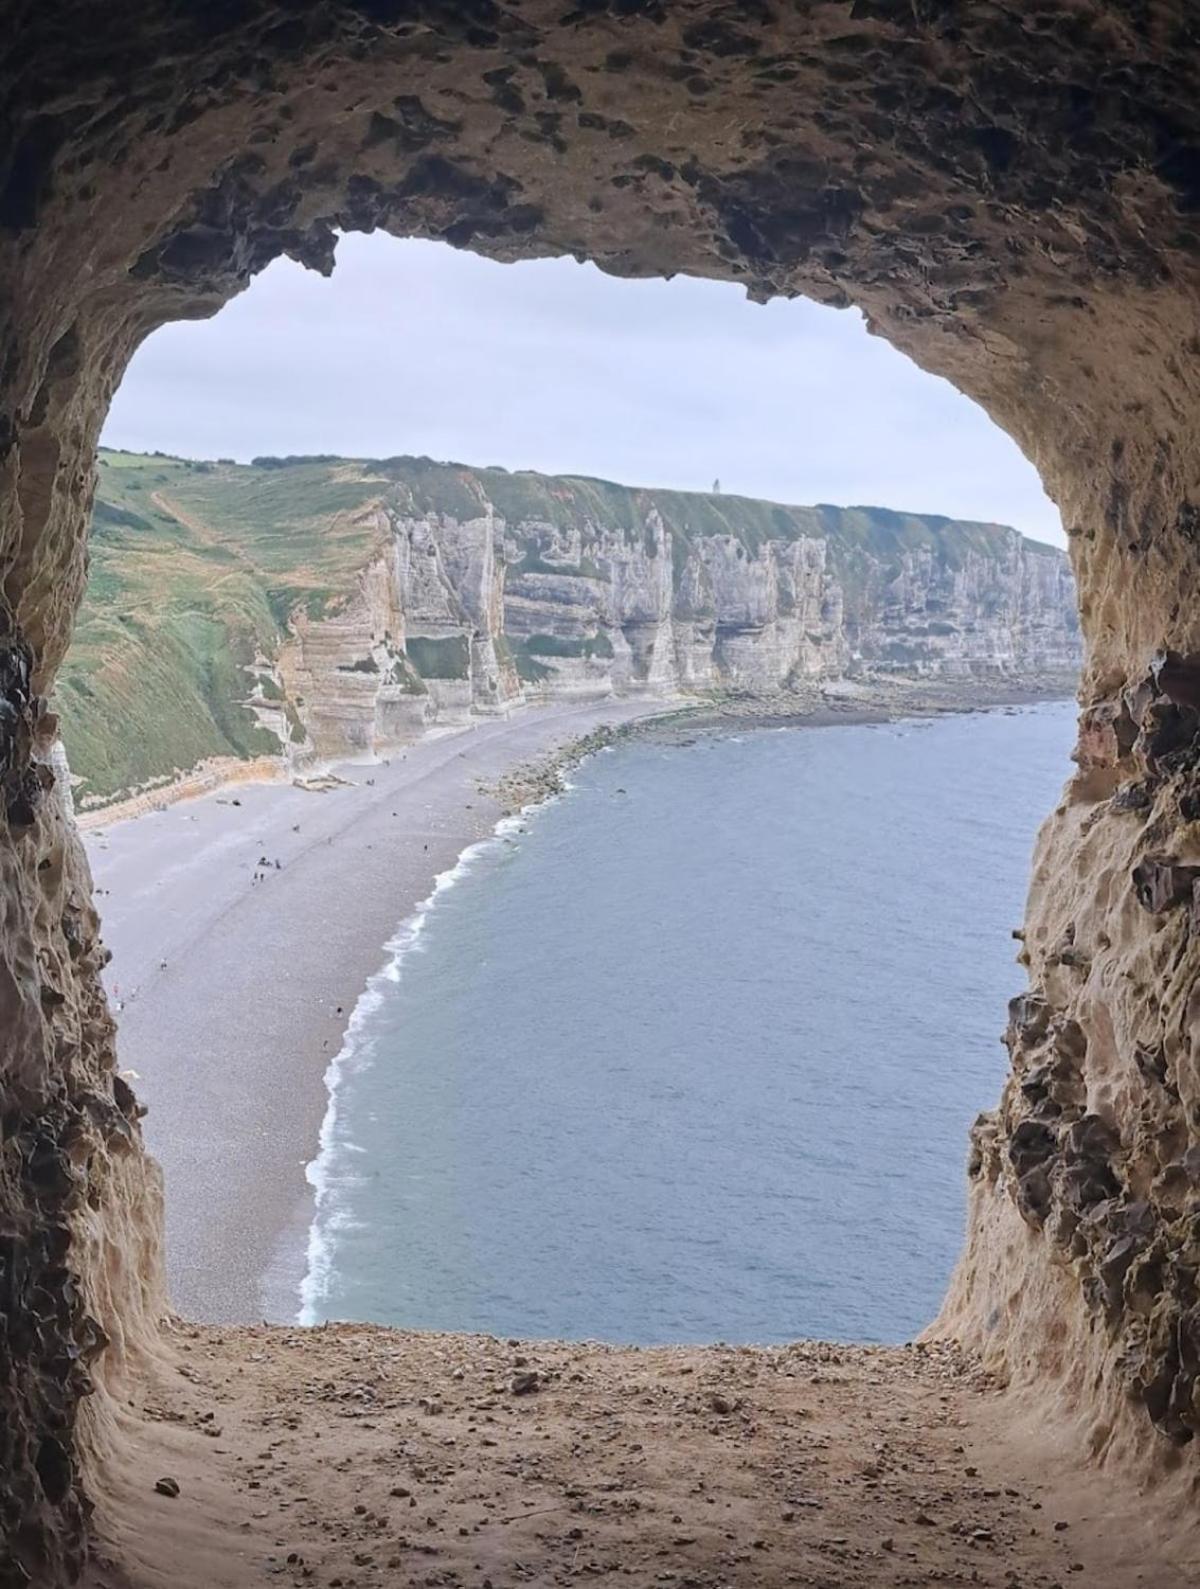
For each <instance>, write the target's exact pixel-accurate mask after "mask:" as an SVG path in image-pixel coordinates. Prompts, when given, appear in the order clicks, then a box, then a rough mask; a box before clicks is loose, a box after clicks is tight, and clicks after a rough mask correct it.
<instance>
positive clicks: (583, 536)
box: [56, 450, 1059, 801]
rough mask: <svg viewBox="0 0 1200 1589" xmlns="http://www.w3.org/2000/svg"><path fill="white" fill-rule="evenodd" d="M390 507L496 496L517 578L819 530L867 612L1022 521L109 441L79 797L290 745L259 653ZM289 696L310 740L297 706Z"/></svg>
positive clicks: (542, 657)
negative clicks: (875, 599) (261, 707)
mask: <svg viewBox="0 0 1200 1589" xmlns="http://www.w3.org/2000/svg"><path fill="white" fill-rule="evenodd" d="M381 505H386V506H387V507H388V509H389V510H390V511H392V512H393V513H396V514H398V515H400V516H405V515H422V516H424V515H447V516H450V517H453V518H455V519H458V520H460V521H461V520H467V519H475V518H479V517H481V516H483V515H484V514H486V513H487V512H488V511H489V505H490V510H491V511H494V512H495V513H496V514H497V515H499V516H500V517H501V518H503V519H504V521H505V523H506V527H507V530H508V532H509V535H510V536H512V537H514V538H516V539H517V540H518V541H519V542H520V543H521V545H522V553H521V557H520V559H519V561H518V562H517V563H516V564H515V565H514V568H513V573H514V574H519V573H527V574H551V573H557V574H561V575H572V576H574V577H576V578H583V579H602V578H604V577H606V570H605V567H604V560H603V555H602V552H601V550H600V543H601V541H602V540H603V539H605V538H608V539H611V538H612V537H618V538H619V539H620V540H621V541H623V542H625V543H626V544H628V545H631V546H633V545H639V544H640V545H642V546H644V547H645V548H646V550H647V551H648V552H649V551H652V550H654V549H655V547H656V546H657V545H658V541H657V530H656V528H655V524H656V515H657V517H658V518H661V520H662V521H663V523H664V524H665V526H666V528H667V529H668V530H669V532H670V534H671V542H672V549H673V553H674V556H675V563H676V573H677V574H678V572H679V570H680V569H681V567H682V565H683V563H684V562H685V561H686V556H687V547H688V545H689V544H690V543H691V542H693V541H695V540H697V539H700V538H703V537H710V536H727V537H731V538H732V539H733V540H734V541H735V542H736V543H737V544H738V545H739V546H740V547H741V548H742V549H743V550H744V553H745V555H747V556H753V555H754V554H755V553H756V552H757V551H758V549H759V548H760V547H761V546H762V544H763V543H764V542H765V541H768V540H785V541H790V540H794V539H796V538H797V537H799V536H812V537H816V538H819V539H822V540H824V541H825V542H826V545H827V548H828V557H829V560H830V564H831V567H832V569H833V570H834V571H835V572H836V574H837V575H838V578H839V579H840V581H841V583H842V585H843V587H844V589H845V593H846V603H847V611H848V615H849V616H853V613H854V611H855V609H856V607H857V606H858V605H860V604H861V603H862V602H863V601H864V600H865V599H866V596H867V594H868V593H869V592H870V591H871V590H872V589H876V590H877V589H878V587H879V585H880V584H881V583H882V582H886V581H887V580H888V579H889V578H890V577H891V576H892V574H893V573H894V572H895V571H896V570H898V568H899V566H900V560H901V558H902V557H903V556H904V555H905V554H908V553H912V552H914V551H917V552H922V551H923V552H926V553H927V554H928V555H929V556H930V557H931V558H932V559H933V560H934V561H935V562H938V563H940V564H942V565H944V566H946V567H949V568H956V567H958V566H960V565H961V562H962V559H963V557H964V556H965V555H966V554H967V552H968V551H969V550H974V551H976V552H979V553H982V554H984V555H985V556H999V555H1001V553H1002V552H1003V551H1004V550H1005V549H1006V547H1007V546H1008V545H1009V544H1010V543H1011V536H1012V531H1010V530H1007V529H1005V528H1003V527H1002V526H1000V525H994V524H974V523H962V522H958V521H954V520H950V519H944V518H936V517H929V516H922V515H919V514H906V513H896V512H891V511H889V510H887V509H883V508H866V507H863V508H857V507H856V508H834V507H827V506H818V507H787V506H784V505H781V504H779V503H773V502H760V501H756V500H755V499H753V498H750V497H740V496H725V495H719V496H715V495H710V494H706V493H703V492H687V491H659V490H648V489H641V488H635V487H631V486H623V485H617V484H614V483H612V482H610V481H606V480H596V479H591V478H588V477H585V476H579V475H572V476H550V475H541V474H536V473H534V472H532V471H529V470H517V471H509V470H506V469H497V468H490V469H473V468H470V467H468V466H466V465H463V464H454V463H437V462H434V461H433V460H432V459H429V458H411V457H395V458H387V459H374V460H363V459H340V458H334V457H306V458H287V459H277V458H262V459H256V460H255V462H254V464H252V465H246V464H235V463H231V462H229V461H227V460H224V461H218V462H201V461H190V460H187V459H181V458H172V457H167V456H164V455H161V454H158V453H126V452H112V451H107V450H105V451H102V452H101V454H100V460H99V482H98V489H97V494H96V503H95V509H94V512H93V518H92V536H91V572H90V577H89V583H88V589H87V594H86V597H85V600H84V603H83V607H82V609H81V612H80V615H79V620H78V623H77V626H76V631H75V638H74V642H73V644H72V647H71V651H70V653H69V655H68V657H67V660H66V662H65V664H64V666H63V668H62V670H61V672H60V674H59V679H58V683H57V686H56V706H57V709H58V711H59V713H60V715H61V718H62V722H63V734H64V738H65V741H66V746H67V753H68V756H69V758H70V761H71V765H72V768H73V770H74V772H75V773H76V775H77V776H79V777H81V778H82V780H83V782H82V785H81V788H80V789H79V791H78V794H79V796H80V797H81V798H82V799H84V800H85V801H87V800H103V799H108V798H111V797H113V796H115V795H118V794H120V793H122V792H123V791H125V790H128V789H130V788H133V787H136V786H137V785H139V784H141V783H143V782H145V781H147V780H151V779H160V778H165V777H169V776H170V775H171V774H172V773H174V772H175V771H177V770H183V769H186V768H189V767H191V766H193V765H194V764H195V763H196V762H197V761H199V760H201V759H203V758H204V757H206V756H212V755H232V756H243V757H248V756H253V755H256V754H261V753H270V752H272V751H274V750H276V749H277V748H278V747H277V745H276V742H275V740H274V738H273V737H272V736H271V735H270V734H268V733H266V732H265V731H263V730H261V729H259V728H258V727H257V725H256V723H255V719H254V716H253V713H252V712H251V711H250V710H249V708H248V707H247V706H246V704H245V702H246V700H247V697H248V696H249V694H250V692H251V687H252V679H251V676H250V674H249V673H248V672H247V671H246V665H247V664H249V663H251V662H252V661H253V659H254V657H255V655H256V654H261V655H263V656H265V657H267V658H268V659H270V658H273V657H274V656H275V655H276V653H277V651H278V648H279V645H280V642H281V640H282V638H283V637H284V635H285V634H286V633H287V629H288V624H289V620H290V619H291V617H292V615H293V613H295V612H296V611H297V610H303V611H305V612H307V613H308V614H309V615H310V616H312V617H314V618H316V617H320V616H321V615H323V614H325V613H327V612H330V611H335V610H336V609H337V607H338V606H339V604H340V603H342V602H343V601H344V600H345V599H346V598H347V597H348V596H349V595H350V594H351V593H352V592H353V589H354V584H355V576H356V575H357V573H358V572H359V570H360V569H362V568H363V567H364V566H365V565H366V564H367V563H368V562H370V561H371V559H372V558H373V557H374V556H375V555H376V554H377V553H378V551H379V550H380V549H381V547H382V545H383V544H384V542H385V540H386V537H387V534H388V530H387V524H386V520H385V518H384V516H383V515H382V514H381V513H378V512H374V511H370V510H372V509H374V508H376V507H378V506H381ZM551 529H553V530H558V531H564V530H569V531H578V532H579V544H580V552H579V556H578V560H577V561H576V562H571V563H568V562H558V561H555V560H554V559H553V558H549V559H548V558H547V556H546V553H547V551H548V550H549V549H550V547H549V542H550V538H551V537H550V531H551ZM1027 544H1031V545H1033V546H1034V549H1040V548H1037V546H1036V543H1027ZM1045 551H1046V552H1047V554H1048V555H1059V554H1057V553H1056V552H1055V551H1054V549H1053V548H1050V547H1046V548H1045ZM607 645H608V641H607V638H606V637H605V636H599V637H596V638H594V639H592V640H590V641H574V640H570V639H562V638H557V637H554V636H548V635H537V636H533V637H530V638H529V639H528V640H527V641H524V642H521V643H519V644H517V645H515V646H514V647H513V650H512V653H511V654H512V656H513V660H514V661H515V663H516V666H517V669H518V672H519V673H520V674H521V676H522V677H523V678H525V679H526V680H527V681H529V682H531V683H540V682H542V681H543V680H544V679H546V678H547V677H549V676H550V675H551V673H552V667H551V666H550V665H549V664H551V663H552V662H553V659H554V658H555V657H568V656H597V657H600V656H603V655H604V654H605V647H606V646H607ZM409 652H410V655H409V664H408V665H409V667H410V668H411V675H412V676H411V687H412V688H413V689H415V690H420V689H421V688H423V686H422V684H421V676H424V677H426V678H465V677H466V676H467V668H468V655H469V648H468V645H467V642H466V640H465V639H460V638H456V637H454V636H450V637H445V638H438V639H428V640H414V641H413V642H412V644H411V645H410V647H409ZM407 677H408V675H407V674H406V678H407ZM274 694H276V695H277V694H278V691H275V692H274ZM282 704H283V705H284V708H285V711H286V713H287V715H288V720H289V723H290V724H291V729H290V732H291V735H292V737H293V738H297V737H298V736H299V733H300V725H299V719H298V717H297V715H296V712H295V705H294V703H291V702H284V703H282Z"/></svg>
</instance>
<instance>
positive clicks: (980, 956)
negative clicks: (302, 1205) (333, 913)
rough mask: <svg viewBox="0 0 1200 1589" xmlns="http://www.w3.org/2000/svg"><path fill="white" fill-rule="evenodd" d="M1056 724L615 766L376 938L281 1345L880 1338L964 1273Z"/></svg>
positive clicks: (1029, 722)
mask: <svg viewBox="0 0 1200 1589" xmlns="http://www.w3.org/2000/svg"><path fill="white" fill-rule="evenodd" d="M1073 725H1074V706H1073V704H1072V703H1070V702H1061V703H1060V702H1053V703H1041V704H1037V705H1032V706H1026V707H1020V708H1006V709H994V710H989V711H982V712H975V713H970V714H963V715H959V716H952V717H941V718H935V719H915V720H912V721H901V722H893V723H881V724H853V725H845V726H841V725H839V726H832V727H794V728H793V727H789V728H754V729H746V730H743V731H730V732H715V733H700V734H697V735H696V736H695V737H694V739H693V740H692V741H691V742H682V741H681V740H680V739H679V737H678V736H675V737H674V738H670V739H667V738H660V739H655V738H654V737H649V738H634V739H631V740H628V741H625V742H623V743H620V744H618V745H616V746H615V747H612V748H610V749H609V750H607V751H604V752H601V753H599V754H597V755H594V756H592V757H591V758H590V759H588V760H587V761H586V762H584V763H583V764H582V765H581V766H580V767H578V768H577V769H576V770H575V771H574V772H573V773H572V775H571V781H570V787H569V788H568V789H567V791H566V792H565V793H564V794H563V795H562V796H561V797H559V798H557V799H555V800H552V801H550V802H549V803H547V804H545V805H543V806H541V807H539V808H537V809H536V810H531V811H528V812H526V813H525V814H523V815H522V816H521V817H517V818H511V819H508V820H506V821H505V822H503V823H502V824H501V825H500V827H499V828H498V830H497V833H496V836H495V838H493V839H491V840H489V841H487V842H485V843H483V844H480V845H476V846H475V847H474V848H473V849H471V850H470V851H468V852H466V854H465V855H464V856H463V858H462V859H461V860H460V862H459V864H458V865H457V866H456V867H455V868H454V870H453V871H452V872H449V873H446V874H444V875H443V876H442V877H441V878H439V879H438V883H437V886H436V888H435V890H434V893H433V894H432V895H431V897H430V899H429V900H428V901H426V903H425V904H424V905H423V906H422V907H421V909H420V910H418V911H417V913H416V914H415V915H414V916H412V917H410V918H409V919H408V920H406V921H405V922H403V923H401V924H400V925H399V928H398V931H397V933H396V936H395V938H394V939H393V941H392V942H391V943H390V944H389V945H388V946H387V949H386V951H385V959H384V965H383V968H382V969H381V971H380V972H379V974H378V975H377V976H375V977H374V978H373V979H372V981H371V983H370V984H369V986H368V988H367V991H366V993H365V994H364V996H363V998H362V999H361V1000H360V1002H359V1005H358V1007H357V1008H356V1010H355V1011H354V1015H353V1018H352V1020H351V1023H350V1027H349V1030H348V1033H347V1037H346V1042H345V1046H344V1048H343V1050H342V1052H341V1053H340V1054H339V1055H338V1056H337V1058H336V1059H335V1060H334V1062H333V1064H332V1065H331V1067H330V1071H329V1076H328V1082H329V1086H330V1106H329V1112H328V1114H327V1116H326V1120H325V1124H324V1128H323V1131H322V1137H321V1149H320V1156H319V1158H318V1159H316V1160H315V1161H314V1163H313V1164H312V1165H311V1166H310V1169H309V1178H310V1180H311V1181H312V1182H313V1185H314V1187H315V1189H316V1204H317V1210H316V1218H315V1221H314V1224H313V1227H312V1231H311V1234H310V1237H309V1244H308V1272H307V1274H306V1276H305V1279H304V1283H303V1286H302V1289H301V1294H300V1297H299V1299H298V1300H299V1304H300V1307H299V1315H298V1316H299V1318H300V1319H301V1321H302V1322H306V1323H316V1322H318V1321H321V1320H324V1319H351V1320H372V1321H376V1322H379V1323H385V1324H390V1325H398V1326H404V1327H412V1328H418V1329H437V1330H467V1331H483V1332H488V1333H491V1334H496V1335H501V1336H510V1335H511V1336H522V1337H561V1338H567V1339H578V1340H605V1341H612V1342H622V1343H624V1342H631V1343H641V1344H654V1343H661V1342H670V1341H679V1342H685V1341H686V1342H710V1341H724V1342H729V1343H742V1342H762V1343H767V1342H780V1341H786V1340H791V1339H795V1338H797V1337H818V1338H824V1339H830V1340H848V1341H849V1340H853V1341H869V1342H901V1341H904V1340H907V1339H910V1338H911V1337H912V1336H913V1335H914V1334H915V1333H916V1332H918V1331H920V1330H921V1329H922V1327H923V1326H925V1325H926V1324H928V1323H929V1322H930V1320H931V1319H932V1318H933V1316H934V1314H935V1313H936V1311H937V1308H938V1305H939V1302H940V1299H941V1297H942V1295H943V1293H944V1290H945V1287H946V1284H947V1281H948V1279H949V1276H950V1273H951V1269H952V1267H953V1264H954V1261H955V1258H956V1255H957V1253H958V1251H959V1248H960V1245H961V1241H962V1234H963V1222H964V1210H965V1200H966V1174H965V1161H966V1146H967V1131H968V1128H969V1126H970V1124H971V1121H972V1120H973V1118H974V1117H975V1115H976V1114H977V1113H978V1112H979V1111H980V1110H982V1109H986V1108H989V1107H991V1106H992V1105H993V1104H994V1103H995V1101H996V1099H997V1097H998V1095H999V1092H1000V1088H1001V1085H1002V1083H1003V1080H1004V1075H1005V1071H1006V1065H1007V1059H1006V1055H1005V1052H1004V1049H1003V1047H1002V1044H1001V1041H1000V1034H1001V1031H1002V1028H1003V1026H1004V1022H1005V1006H1006V1003H1007V1001H1008V999H1009V998H1010V997H1012V995H1013V994H1014V993H1016V992H1018V991H1020V989H1021V988H1022V986H1023V983H1024V974H1023V971H1022V969H1021V968H1020V967H1019V966H1018V965H1017V964H1016V960H1015V956H1016V951H1017V950H1018V948H1019V944H1017V943H1015V942H1014V940H1013V937H1012V930H1013V928H1015V927H1017V926H1019V924H1020V922H1021V919H1022V912H1023V905H1024V896H1025V891H1026V887H1027V884H1028V877H1029V867H1030V857H1031V852H1032V847H1033V842H1034V837H1035V833H1036V830H1037V827H1038V824H1039V823H1040V822H1041V821H1042V819H1043V818H1044V817H1045V816H1046V815H1047V814H1048V812H1049V811H1050V810H1051V809H1052V807H1053V806H1054V804H1055V802H1056V801H1057V799H1058V797H1059V794H1060V791H1061V788H1062V785H1063V783H1064V781H1065V779H1066V777H1067V775H1068V773H1069V772H1070V770H1071V769H1070V766H1069V763H1068V751H1069V748H1070V745H1071V743H1072V738H1073V734H1072V730H1073Z"/></svg>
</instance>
